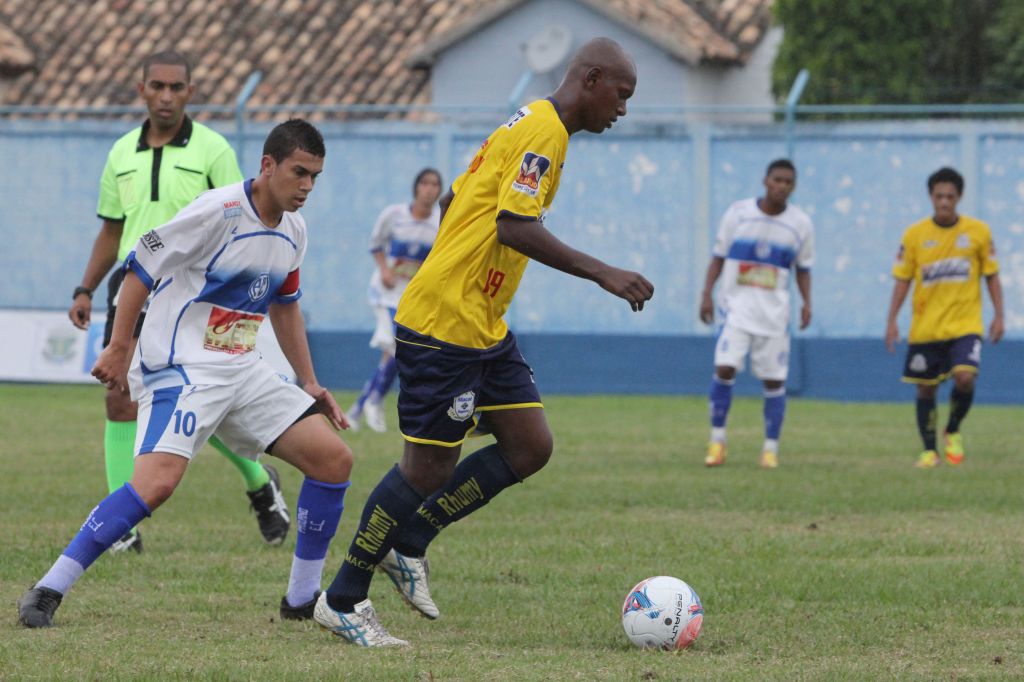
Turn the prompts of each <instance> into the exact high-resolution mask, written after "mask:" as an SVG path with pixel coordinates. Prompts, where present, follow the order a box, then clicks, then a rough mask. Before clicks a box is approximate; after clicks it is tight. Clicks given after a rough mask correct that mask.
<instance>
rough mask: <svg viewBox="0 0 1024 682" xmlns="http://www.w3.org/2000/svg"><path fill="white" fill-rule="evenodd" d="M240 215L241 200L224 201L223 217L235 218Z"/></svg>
mask: <svg viewBox="0 0 1024 682" xmlns="http://www.w3.org/2000/svg"><path fill="white" fill-rule="evenodd" d="M240 215H242V202H241V201H237V200H236V201H225V202H224V217H225V218H236V217H238V216H240Z"/></svg>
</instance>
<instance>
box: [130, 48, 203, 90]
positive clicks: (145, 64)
mask: <svg viewBox="0 0 1024 682" xmlns="http://www.w3.org/2000/svg"><path fill="white" fill-rule="evenodd" d="M154 64H163V65H164V66H184V67H185V82H186V83H190V82H191V81H192V65H191V64H190V63H189V61H188V57H186V56H185V55H183V54H182V53H180V52H177V51H175V50H164V51H162V52H154V53H153V54H151V55H149V56H148V57H146V58H145V59H143V60H142V80H143V81H145V80H146V79H147V78H149V67H151V66H153V65H154Z"/></svg>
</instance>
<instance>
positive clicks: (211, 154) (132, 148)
mask: <svg viewBox="0 0 1024 682" xmlns="http://www.w3.org/2000/svg"><path fill="white" fill-rule="evenodd" d="M148 129H149V121H148V120H147V121H146V122H145V123H144V124H142V126H140V127H138V128H136V129H135V130H132V131H131V132H129V133H128V134H127V135H125V136H124V137H122V138H121V139H119V140H118V141H117V142H115V143H114V146H113V147H112V148H111V150H110V154H108V155H107V165H106V166H105V167H104V169H103V177H102V179H101V180H100V201H99V206H98V208H97V209H96V213H97V214H99V217H100V218H102V219H103V220H114V221H124V230H123V231H122V233H121V244H120V246H119V247H118V250H117V259H118V260H124V259H125V257H126V256H127V255H128V253H129V252H130V251H131V250H132V249H133V248H134V247H135V243H136V242H138V241H139V237H141V236H142V235H143V234H145V233H146V232H149V231H150V230H152V229H153V228H155V227H159V226H160V225H163V224H164V223H166V222H168V221H169V220H170V219H171V218H173V217H174V216H175V214H177V212H178V211H179V210H181V209H182V208H184V207H185V206H187V205H188V204H190V203H191V202H192V200H193V199H195V198H196V197H197V196H199V194H200V193H201V192H205V191H206V190H208V189H213V188H214V187H223V186H224V185H230V184H232V183H235V182H241V181H242V171H240V170H239V169H238V160H237V159H236V158H235V152H234V150H232V149H231V145H229V144H228V141H227V140H225V139H224V137H223V136H221V135H220V134H219V133H216V132H214V131H213V130H211V129H209V128H207V127H206V126H204V125H203V124H202V123H196V122H195V121H193V120H192V119H190V118H189V117H188V116H186V117H185V121H184V123H182V126H181V130H179V131H178V134H177V135H175V137H174V139H173V140H171V141H170V142H168V143H167V144H165V145H164V146H163V147H158V148H156V149H153V148H152V147H150V146H149V144H148V143H147V142H146V131H147V130H148Z"/></svg>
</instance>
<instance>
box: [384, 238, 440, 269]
mask: <svg viewBox="0 0 1024 682" xmlns="http://www.w3.org/2000/svg"><path fill="white" fill-rule="evenodd" d="M428 253H430V245H429V244H424V243H423V242H417V241H407V242H406V241H398V240H395V239H392V240H391V249H390V251H389V255H390V256H391V257H392V258H404V259H406V260H415V261H419V262H421V263H422V262H423V261H424V260H426V258H427V254H428Z"/></svg>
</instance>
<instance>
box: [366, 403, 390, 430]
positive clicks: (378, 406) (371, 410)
mask: <svg viewBox="0 0 1024 682" xmlns="http://www.w3.org/2000/svg"><path fill="white" fill-rule="evenodd" d="M363 417H364V418H365V419H366V425H367V426H369V427H370V428H371V429H373V430H374V431H376V432H377V433H384V432H385V431H387V430H388V425H387V422H385V421H384V404H383V403H375V402H373V401H370V400H367V401H366V402H365V403H364V404H363Z"/></svg>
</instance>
